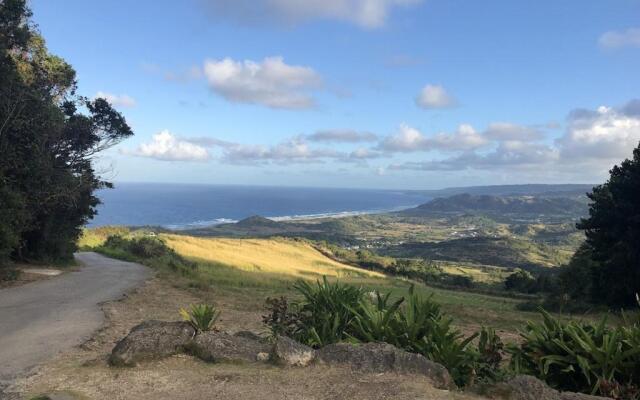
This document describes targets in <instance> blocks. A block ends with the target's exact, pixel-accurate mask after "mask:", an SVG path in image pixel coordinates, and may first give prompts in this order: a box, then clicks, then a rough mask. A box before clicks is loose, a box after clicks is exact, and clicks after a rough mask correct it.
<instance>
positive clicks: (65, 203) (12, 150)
mask: <svg viewBox="0 0 640 400" xmlns="http://www.w3.org/2000/svg"><path fill="white" fill-rule="evenodd" d="M30 17H31V12H30V10H29V9H28V7H27V5H26V1H25V0H5V1H2V2H0V155H1V156H0V264H2V263H5V262H6V261H7V259H8V258H10V257H11V258H14V259H19V260H28V261H29V260H43V261H57V260H69V259H71V258H72V256H73V251H74V250H75V249H76V245H75V243H76V240H77V238H78V236H79V235H80V233H81V226H83V225H84V224H85V223H86V222H87V221H88V220H89V219H91V218H92V217H93V216H94V215H95V213H96V206H97V205H98V204H99V200H98V198H97V197H95V196H94V191H95V190H96V189H100V188H106V187H110V186H111V184H109V183H108V182H105V181H102V180H101V179H100V178H99V177H98V176H97V175H96V173H95V171H94V169H93V167H92V163H91V160H92V158H93V157H94V156H95V155H96V154H97V153H99V152H101V151H103V150H105V149H107V148H109V147H111V146H113V145H115V144H117V143H118V142H120V141H121V140H123V139H125V138H127V137H129V136H131V135H133V132H132V131H131V129H130V128H129V126H128V125H127V124H126V121H125V120H124V118H123V117H122V116H121V115H120V114H119V113H118V112H117V111H115V110H114V109H113V108H112V107H111V106H110V105H109V104H108V103H107V102H106V101H105V100H104V99H96V100H89V99H87V98H84V97H80V96H78V95H76V77H75V71H74V70H73V68H72V67H71V66H70V65H69V64H67V63H66V62H65V61H64V60H63V59H61V58H60V57H57V56H55V55H52V54H50V53H49V52H48V50H47V48H46V45H45V42H44V39H43V38H42V37H41V36H40V35H39V34H38V32H37V31H36V29H35V28H34V26H33V24H32V23H31V21H30ZM79 110H83V111H82V112H80V111H79Z"/></svg>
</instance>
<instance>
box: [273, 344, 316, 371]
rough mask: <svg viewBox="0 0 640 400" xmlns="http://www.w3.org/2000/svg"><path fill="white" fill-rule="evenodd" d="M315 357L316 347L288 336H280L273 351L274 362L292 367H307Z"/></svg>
mask: <svg viewBox="0 0 640 400" xmlns="http://www.w3.org/2000/svg"><path fill="white" fill-rule="evenodd" d="M315 357H316V351H315V350H314V349H312V348H311V347H309V346H305V345H304V344H301V343H298V342H296V341H295V340H293V339H291V338H288V337H286V336H278V337H277V338H276V341H275V343H274V345H273V349H272V351H271V360H272V361H273V362H275V363H276V364H280V365H286V366H291V367H306V366H307V365H309V364H310V363H311V362H312V361H313V360H314V359H315Z"/></svg>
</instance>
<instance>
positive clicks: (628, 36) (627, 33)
mask: <svg viewBox="0 0 640 400" xmlns="http://www.w3.org/2000/svg"><path fill="white" fill-rule="evenodd" d="M598 44H599V45H600V46H601V47H604V48H607V49H615V48H620V47H640V28H629V29H627V30H624V31H609V32H605V33H603V34H602V36H600V38H599V39H598Z"/></svg>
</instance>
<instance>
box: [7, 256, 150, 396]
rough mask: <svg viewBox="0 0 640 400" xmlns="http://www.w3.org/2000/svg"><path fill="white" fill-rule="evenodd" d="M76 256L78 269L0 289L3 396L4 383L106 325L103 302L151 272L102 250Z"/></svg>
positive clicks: (126, 289) (137, 283) (143, 279)
mask: <svg viewBox="0 0 640 400" xmlns="http://www.w3.org/2000/svg"><path fill="white" fill-rule="evenodd" d="M76 260H78V261H79V262H80V263H81V264H82V265H83V267H82V268H80V269H79V270H78V271H74V272H69V273H66V274H62V275H59V276H57V277H54V278H51V279H48V280H43V281H38V282H33V283H29V284H26V285H23V286H18V287H12V288H8V289H1V290H0V394H1V387H2V384H3V383H7V382H10V381H11V380H12V378H14V377H16V376H18V375H19V374H21V373H24V372H27V371H28V370H29V369H30V368H32V367H34V366H36V365H37V364H39V363H41V362H44V361H46V360H48V359H50V358H52V357H53V356H55V355H56V354H57V353H59V352H62V351H64V350H68V349H70V348H72V347H73V346H76V345H79V344H81V343H83V342H84V341H85V340H87V339H88V338H89V337H90V336H91V334H92V333H93V332H94V331H95V330H96V329H98V328H100V326H101V325H102V323H103V319H104V314H103V312H102V310H101V309H100V303H102V302H105V301H108V300H114V299H118V298H119V297H121V296H122V295H123V294H124V293H126V292H127V291H129V290H131V289H133V288H135V287H136V286H138V285H140V284H142V283H143V282H144V281H145V280H146V279H147V278H148V277H150V275H151V272H150V271H149V269H148V268H146V267H144V266H142V265H140V264H136V263H130V262H124V261H118V260H113V259H110V258H107V257H104V256H102V255H99V254H97V253H77V254H76ZM0 397H1V396H0Z"/></svg>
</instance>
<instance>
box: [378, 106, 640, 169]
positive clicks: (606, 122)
mask: <svg viewBox="0 0 640 400" xmlns="http://www.w3.org/2000/svg"><path fill="white" fill-rule="evenodd" d="M530 129H531V128H526V127H520V126H517V125H513V124H506V123H497V124H495V123H494V124H490V125H489V127H488V128H487V130H486V131H485V132H484V133H483V137H484V138H487V139H491V140H492V142H490V143H488V145H489V144H493V145H494V147H493V148H491V149H484V148H481V146H478V147H477V148H476V149H475V150H474V149H471V148H470V150H468V151H463V152H462V153H461V154H458V155H456V156H453V157H449V158H444V159H442V158H432V159H427V160H421V161H407V162H403V163H397V164H392V165H391V166H390V167H389V169H392V170H424V171H460V170H468V169H472V170H495V171H501V172H508V173H511V172H512V171H520V172H523V171H526V172H528V173H531V174H533V175H535V174H536V173H538V174H540V175H541V176H543V175H549V174H552V175H554V176H568V174H570V175H571V176H574V177H578V178H581V179H585V178H586V179H593V177H595V176H598V177H601V176H605V175H606V171H607V170H609V169H610V168H611V167H612V166H613V165H615V164H619V163H620V162H621V161H622V160H624V159H625V158H629V157H630V156H631V154H632V152H633V149H634V148H635V147H636V146H638V144H639V143H640V100H632V101H629V102H628V103H627V104H625V105H623V106H622V107H619V108H612V107H605V106H602V107H599V108H598V109H596V110H587V109H578V110H574V111H572V112H571V113H570V114H569V116H568V118H567V124H566V130H565V133H564V135H563V136H562V137H560V138H559V139H557V140H556V141H555V142H554V143H553V144H547V143H544V142H542V139H543V137H542V136H538V135H537V134H538V133H539V132H538V131H535V130H534V131H531V130H530ZM459 131H461V130H460V129H459ZM469 134H471V131H469ZM470 137H473V136H470ZM400 138H403V139H404V140H400ZM436 138H437V135H436ZM448 138H453V136H449V137H448ZM396 139H397V140H396V142H393V143H394V144H395V145H396V147H397V148H396V150H397V151H400V149H405V150H404V151H411V150H410V149H416V148H417V149H430V148H432V146H433V143H434V142H435V140H434V138H431V139H429V138H426V137H424V136H423V135H421V134H420V133H419V132H418V131H416V130H405V133H404V135H400V136H399V137H398V138H396ZM448 142H449V140H447V141H445V142H442V143H440V145H441V146H444V145H446V143H448ZM451 142H457V141H456V140H453V139H452V140H451Z"/></svg>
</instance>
